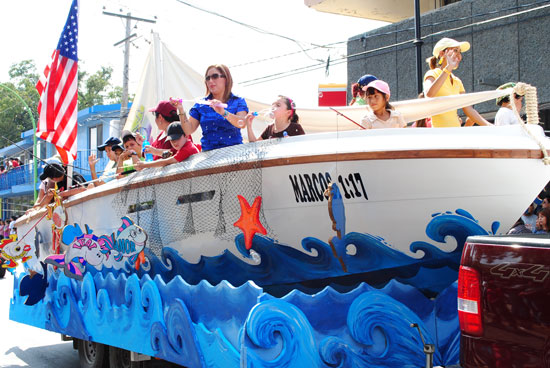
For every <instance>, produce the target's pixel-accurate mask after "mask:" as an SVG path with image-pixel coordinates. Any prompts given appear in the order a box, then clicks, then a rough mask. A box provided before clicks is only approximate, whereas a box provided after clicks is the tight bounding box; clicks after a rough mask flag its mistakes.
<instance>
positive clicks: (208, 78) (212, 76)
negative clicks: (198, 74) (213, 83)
mask: <svg viewBox="0 0 550 368" xmlns="http://www.w3.org/2000/svg"><path fill="white" fill-rule="evenodd" d="M218 78H225V75H223V74H218V73H214V74H210V75H207V76H206V78H204V79H205V80H206V81H207V82H208V81H209V80H210V79H213V80H216V79H218Z"/></svg>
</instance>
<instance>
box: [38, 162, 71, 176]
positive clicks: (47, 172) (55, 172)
mask: <svg viewBox="0 0 550 368" xmlns="http://www.w3.org/2000/svg"><path fill="white" fill-rule="evenodd" d="M61 176H65V169H64V168H63V166H61V165H60V164H56V163H53V164H47V165H46V166H44V171H43V172H42V174H40V180H46V178H50V179H53V178H59V177H61Z"/></svg>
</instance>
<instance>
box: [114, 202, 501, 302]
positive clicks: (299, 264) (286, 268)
mask: <svg viewBox="0 0 550 368" xmlns="http://www.w3.org/2000/svg"><path fill="white" fill-rule="evenodd" d="M498 227H499V224H498V222H495V223H493V225H492V227H491V231H487V230H485V229H483V227H481V226H480V225H479V224H478V222H477V221H476V220H475V218H474V217H473V216H472V215H471V214H470V213H468V212H467V211H465V210H463V209H458V210H456V212H455V213H453V212H450V211H449V212H444V213H437V214H434V215H432V219H431V220H430V222H429V223H428V225H427V227H426V234H427V236H428V237H429V238H430V239H432V240H433V241H434V242H437V243H445V242H446V239H447V238H448V237H451V238H454V239H455V240H456V244H457V247H456V249H454V250H452V251H450V252H446V251H443V250H441V249H440V247H439V246H437V245H434V244H430V243H428V242H425V241H413V242H412V243H411V244H410V250H411V252H412V253H413V254H417V255H420V256H421V257H420V258H418V257H416V258H415V257H413V256H409V255H407V254H405V253H403V252H400V251H398V250H395V249H393V248H392V247H391V246H390V245H389V244H387V243H386V242H385V241H384V239H382V238H380V237H378V236H375V235H371V234H361V233H356V232H351V233H349V234H345V235H344V236H343V237H342V239H341V240H339V241H338V242H336V243H335V244H336V245H337V246H339V249H337V252H338V254H339V255H340V256H341V258H342V261H343V263H345V265H346V267H347V272H345V271H344V270H343V268H342V265H341V264H340V262H339V261H338V259H336V258H335V257H334V256H333V253H332V250H331V247H330V245H329V244H328V243H326V242H325V241H322V240H319V239H316V238H313V237H308V238H305V239H303V240H302V244H301V245H302V249H303V250H298V249H295V248H292V247H289V246H286V245H283V244H279V243H276V242H274V241H273V240H272V239H269V238H267V237H263V236H255V237H254V240H253V246H252V249H254V251H255V252H256V253H257V254H258V255H259V258H260V259H261V262H259V263H257V262H256V263H255V262H252V259H253V258H252V256H251V254H250V252H249V251H248V250H247V249H246V248H245V245H244V237H243V235H242V234H240V235H238V236H237V237H236V239H235V243H236V246H237V249H238V250H239V252H240V253H241V255H243V256H244V257H245V258H247V259H250V260H251V261H250V262H246V261H243V260H242V259H241V258H239V257H237V256H236V255H234V254H232V253H231V252H229V251H225V252H224V253H223V254H221V255H219V256H215V257H201V258H200V260H199V261H198V262H197V263H190V262H187V261H186V260H184V259H183V258H182V257H180V256H179V254H178V252H177V251H176V250H174V249H172V248H168V247H166V248H163V250H162V254H161V256H160V258H159V257H157V256H155V255H154V254H152V253H151V252H149V251H147V250H146V256H147V259H148V270H147V271H144V270H143V269H141V270H140V271H139V272H138V274H139V275H140V276H143V275H144V274H149V275H151V277H153V276H154V275H162V277H163V279H165V280H171V279H172V278H175V277H177V276H181V277H182V278H183V279H184V280H185V281H186V282H188V283H190V284H193V285H196V284H198V283H200V282H201V281H202V280H207V281H208V282H209V283H211V284H218V283H220V282H222V281H223V280H227V281H229V282H230V283H231V284H232V285H243V284H245V283H246V282H248V281H249V280H252V281H254V282H255V283H256V284H257V285H259V286H261V287H268V286H270V285H284V284H293V283H301V282H303V281H310V280H320V279H327V278H338V277H349V275H350V274H356V275H360V276H358V277H357V280H356V282H355V285H357V284H358V283H359V282H361V281H367V282H369V284H371V285H375V286H377V287H382V286H383V285H385V284H386V283H387V282H389V281H390V280H392V279H397V280H399V281H400V282H402V283H407V284H410V285H413V286H415V287H417V288H419V289H420V290H422V292H424V293H426V294H427V295H432V296H435V295H437V294H438V293H439V292H441V291H442V290H444V289H445V288H446V287H448V286H449V285H450V284H452V283H453V282H454V281H455V280H456V278H457V271H458V266H459V264H460V256H461V254H462V248H463V244H464V241H465V240H466V238H467V237H468V236H470V235H487V234H491V233H494V232H496V231H497V230H498ZM350 249H351V250H353V251H350ZM111 271H112V270H108V269H107V270H105V272H111ZM355 285H352V287H354V286H355ZM324 286H326V284H325V285H322V286H321V288H322V287H324ZM292 287H293V288H296V287H297V286H296V285H293V286H292ZM304 290H305V289H304ZM319 290H320V289H316V290H315V289H313V290H311V292H317V291H319ZM286 292H288V291H286ZM286 292H285V293H286Z"/></svg>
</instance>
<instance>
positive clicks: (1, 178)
mask: <svg viewBox="0 0 550 368" xmlns="http://www.w3.org/2000/svg"><path fill="white" fill-rule="evenodd" d="M21 184H32V164H27V165H23V166H19V167H16V168H14V169H11V170H9V171H7V172H5V173H2V174H0V190H6V189H10V188H11V187H13V186H15V185H21Z"/></svg>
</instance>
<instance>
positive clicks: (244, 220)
mask: <svg viewBox="0 0 550 368" xmlns="http://www.w3.org/2000/svg"><path fill="white" fill-rule="evenodd" d="M237 198H239V203H240V205H241V217H240V218H239V219H238V220H237V222H235V223H234V224H233V226H236V227H238V228H240V229H241V230H242V232H243V234H244V245H245V246H246V249H247V250H250V248H252V239H253V238H254V234H255V233H260V234H263V235H265V234H267V230H266V229H265V228H264V227H263V225H262V223H261V222H260V206H261V205H262V197H260V196H258V197H256V199H255V200H254V203H253V204H252V207H251V206H250V205H249V204H248V202H247V201H246V199H245V198H244V197H242V196H240V195H237Z"/></svg>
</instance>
